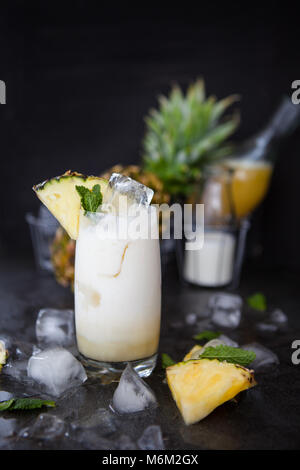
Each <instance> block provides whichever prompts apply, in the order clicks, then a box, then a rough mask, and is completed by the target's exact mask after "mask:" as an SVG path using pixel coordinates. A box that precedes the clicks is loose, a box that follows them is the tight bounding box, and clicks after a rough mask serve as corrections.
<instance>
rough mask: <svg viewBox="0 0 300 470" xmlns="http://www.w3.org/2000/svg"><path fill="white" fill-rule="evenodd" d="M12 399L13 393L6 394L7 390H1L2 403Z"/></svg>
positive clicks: (0, 399) (0, 398)
mask: <svg viewBox="0 0 300 470" xmlns="http://www.w3.org/2000/svg"><path fill="white" fill-rule="evenodd" d="M12 397H13V394H12V393H10V392H6V391H5V390H0V401H6V400H10V399H11V398H12Z"/></svg>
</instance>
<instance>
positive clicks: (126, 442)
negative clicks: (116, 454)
mask: <svg viewBox="0 0 300 470" xmlns="http://www.w3.org/2000/svg"><path fill="white" fill-rule="evenodd" d="M116 448H117V449H118V450H137V445H136V444H135V443H134V442H133V440H132V439H131V437H129V436H126V434H122V436H120V438H119V439H118V440H117V444H116Z"/></svg>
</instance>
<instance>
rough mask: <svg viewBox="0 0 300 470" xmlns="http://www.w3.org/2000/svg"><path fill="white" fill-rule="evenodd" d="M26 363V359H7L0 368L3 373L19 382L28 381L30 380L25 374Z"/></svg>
mask: <svg viewBox="0 0 300 470" xmlns="http://www.w3.org/2000/svg"><path fill="white" fill-rule="evenodd" d="M27 365H28V360H27V359H24V360H19V361H18V360H16V361H9V362H8V363H7V364H6V365H5V366H4V367H3V369H2V372H3V374H5V375H9V376H10V377H12V378H14V379H15V380H18V381H20V382H28V381H30V379H29V377H28V375H27Z"/></svg>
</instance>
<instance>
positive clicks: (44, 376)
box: [27, 347, 87, 396]
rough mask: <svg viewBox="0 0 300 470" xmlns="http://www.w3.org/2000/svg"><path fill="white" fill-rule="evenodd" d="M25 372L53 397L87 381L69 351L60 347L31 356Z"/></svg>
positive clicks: (81, 367) (78, 363) (77, 362)
mask: <svg viewBox="0 0 300 470" xmlns="http://www.w3.org/2000/svg"><path fill="white" fill-rule="evenodd" d="M27 372H28V376H29V377H31V378H32V379H33V380H35V381H36V382H38V383H39V384H40V385H41V386H42V387H43V389H44V390H45V391H46V392H47V393H49V394H50V395H54V396H59V395H61V394H62V393H63V392H64V391H65V390H67V389H69V388H71V387H74V386H78V385H80V384H82V383H83V382H85V380H86V379H87V375H86V373H85V370H84V368H83V366H82V364H81V363H80V362H79V361H77V359H75V357H74V356H73V355H72V354H71V353H70V352H69V351H67V350H66V349H64V348H60V347H57V348H52V349H46V350H45V351H42V352H41V353H39V354H37V355H35V356H31V358H30V359H29V362H28V368H27Z"/></svg>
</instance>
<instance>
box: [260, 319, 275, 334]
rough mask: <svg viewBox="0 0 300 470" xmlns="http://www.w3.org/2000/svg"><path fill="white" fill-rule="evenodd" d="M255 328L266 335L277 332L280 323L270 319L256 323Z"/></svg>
mask: <svg viewBox="0 0 300 470" xmlns="http://www.w3.org/2000/svg"><path fill="white" fill-rule="evenodd" d="M255 328H256V330H257V331H258V332H259V333H261V334H262V335H264V336H267V335H270V334H273V333H276V332H277V331H278V325H276V324H274V323H271V322H268V321H265V322H258V323H256V325H255Z"/></svg>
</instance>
